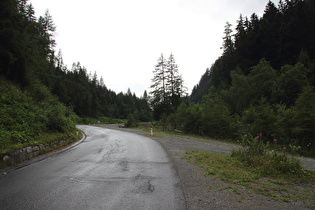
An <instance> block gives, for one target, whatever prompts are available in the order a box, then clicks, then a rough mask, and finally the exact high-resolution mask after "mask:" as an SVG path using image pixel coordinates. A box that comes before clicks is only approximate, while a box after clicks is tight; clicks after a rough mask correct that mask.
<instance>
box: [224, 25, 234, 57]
mask: <svg viewBox="0 0 315 210" xmlns="http://www.w3.org/2000/svg"><path fill="white" fill-rule="evenodd" d="M231 27H232V24H231V23H229V22H228V21H227V22H226V23H225V26H224V34H225V36H224V37H223V46H222V47H223V53H224V54H226V53H229V52H232V51H233V49H234V43H233V39H232V32H233V30H232V29H231Z"/></svg>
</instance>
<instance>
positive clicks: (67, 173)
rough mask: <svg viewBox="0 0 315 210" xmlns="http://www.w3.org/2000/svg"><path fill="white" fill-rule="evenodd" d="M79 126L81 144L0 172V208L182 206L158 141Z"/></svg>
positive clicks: (175, 182)
mask: <svg viewBox="0 0 315 210" xmlns="http://www.w3.org/2000/svg"><path fill="white" fill-rule="evenodd" d="M78 127H79V129H81V130H83V131H84V133H85V134H86V139H85V140H84V141H83V142H82V143H80V144H78V145H77V146H75V147H72V148H70V149H66V150H63V151H62V152H58V153H54V154H52V155H49V156H47V157H46V158H44V159H41V160H39V161H36V162H33V163H30V164H28V165H24V167H19V168H15V169H14V170H12V169H11V170H10V171H8V172H7V173H3V174H1V175H0V209H185V200H184V195H183V192H182V190H181V189H180V187H179V178H178V177H177V175H176V172H175V170H174V168H173V165H172V163H171V162H170V159H169V158H168V156H167V154H166V152H165V151H164V150H163V148H162V147H161V146H160V144H158V143H157V142H155V141H154V140H152V139H150V138H147V137H144V136H139V135H136V134H132V133H127V132H121V131H117V130H110V129H104V128H99V127H93V126H78Z"/></svg>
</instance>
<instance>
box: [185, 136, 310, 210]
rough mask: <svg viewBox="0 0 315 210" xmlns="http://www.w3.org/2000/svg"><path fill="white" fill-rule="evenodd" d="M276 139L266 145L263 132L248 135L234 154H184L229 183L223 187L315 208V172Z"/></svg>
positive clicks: (210, 173) (243, 193)
mask: <svg viewBox="0 0 315 210" xmlns="http://www.w3.org/2000/svg"><path fill="white" fill-rule="evenodd" d="M276 143H277V142H276V141H275V142H274V145H267V146H266V144H264V143H263V142H262V139H261V137H259V136H258V138H256V137H255V138H254V139H253V138H249V137H248V136H245V137H244V138H243V140H242V142H241V144H242V145H243V147H242V149H239V150H233V152H232V154H219V153H214V152H206V151H202V150H189V151H186V154H185V157H184V158H185V159H186V160H187V161H189V162H192V163H194V164H196V165H197V166H199V167H200V168H201V169H202V170H203V171H204V176H209V177H212V178H214V179H220V180H221V181H223V182H225V183H228V184H229V185H228V187H226V188H224V189H221V190H231V191H232V192H234V193H237V194H242V195H243V196H246V194H247V193H249V192H251V191H254V192H255V193H257V194H261V195H264V196H267V197H270V199H273V200H276V201H283V202H298V201H299V202H302V203H306V205H305V207H308V208H312V209H314V208H315V200H314V198H315V191H314V186H315V172H314V171H308V170H305V169H304V168H303V167H302V166H301V163H300V162H299V160H298V159H297V158H295V157H294V156H293V154H289V153H288V152H287V150H286V148H280V147H278V146H277V144H276ZM294 149H297V148H294ZM294 149H292V150H294ZM300 185H303V189H302V188H300V187H299V186H300ZM305 186H306V187H305ZM239 202H242V199H240V200H239ZM309 203H312V205H309Z"/></svg>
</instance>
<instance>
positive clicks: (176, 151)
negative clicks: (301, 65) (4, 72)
mask: <svg viewBox="0 0 315 210" xmlns="http://www.w3.org/2000/svg"><path fill="white" fill-rule="evenodd" d="M99 126H102V127H105V128H111V129H119V130H121V131H127V132H132V133H137V134H139V135H146V136H148V137H149V138H151V139H154V140H155V141H157V142H159V143H160V144H161V145H162V147H163V148H164V149H165V150H166V152H167V153H168V155H169V157H170V159H171V160H172V162H173V164H174V168H175V170H176V172H177V174H178V176H179V178H180V185H181V187H182V189H183V191H184V195H185V199H186V206H187V209H198V210H200V209H309V208H308V207H312V208H313V209H314V208H315V203H312V202H308V203H304V202H301V201H297V202H284V201H275V200H273V199H272V198H270V197H267V196H263V195H260V194H256V193H255V192H254V191H252V190H250V189H246V188H245V187H243V186H240V185H233V184H227V183H224V182H222V181H221V180H219V179H214V178H211V177H206V176H204V171H203V170H202V169H200V168H199V167H197V166H196V165H194V164H193V163H190V162H188V161H186V160H185V159H184V158H183V157H184V155H185V152H186V150H192V149H198V150H205V151H211V152H217V153H226V154H228V153H231V151H232V148H233V147H234V148H238V147H239V145H237V144H232V143H226V142H221V141H216V140H210V139H203V138H197V137H188V136H182V135H170V134H164V133H163V134H161V133H159V134H157V135H156V134H154V135H153V136H150V132H146V131H143V130H138V129H128V128H119V127H118V125H99ZM301 163H302V165H303V166H304V168H306V169H308V170H315V160H314V159H312V158H301ZM292 187H294V188H301V189H298V190H303V189H304V188H307V189H308V190H312V191H315V186H311V188H312V189H309V186H292ZM313 200H314V198H313ZM313 202H315V201H313Z"/></svg>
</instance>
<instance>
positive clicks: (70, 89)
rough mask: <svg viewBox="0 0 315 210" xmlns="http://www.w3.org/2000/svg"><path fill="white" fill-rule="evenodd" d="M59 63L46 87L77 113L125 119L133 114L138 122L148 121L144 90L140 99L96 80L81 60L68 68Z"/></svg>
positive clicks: (149, 117) (94, 116)
mask: <svg viewBox="0 0 315 210" xmlns="http://www.w3.org/2000/svg"><path fill="white" fill-rule="evenodd" d="M59 57H60V56H59ZM58 63H59V65H58V66H57V67H56V69H55V71H54V74H53V75H50V76H49V79H48V80H49V81H48V84H49V87H50V89H51V90H52V92H53V93H54V94H56V95H57V96H58V97H59V99H60V101H62V102H63V103H65V104H66V105H67V106H72V107H73V109H74V111H75V112H76V113H77V114H78V115H79V116H86V117H93V118H97V117H100V116H106V117H111V118H119V119H127V117H128V115H129V114H132V115H134V116H133V117H134V118H136V119H137V120H140V121H145V122H148V121H150V120H151V110H150V107H149V105H148V97H147V93H146V91H144V93H143V96H142V97H141V98H138V97H136V95H135V94H132V93H131V91H130V89H128V90H127V93H119V94H116V93H115V92H114V91H112V90H109V89H108V88H107V87H106V85H105V84H104V82H103V78H102V77H101V78H100V80H98V78H97V75H96V72H95V73H94V75H93V76H92V75H91V74H88V73H87V70H86V69H85V68H84V67H82V66H81V65H80V63H76V64H73V66H72V69H71V70H70V71H69V70H67V68H66V67H64V66H63V65H60V64H62V62H58Z"/></svg>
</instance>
